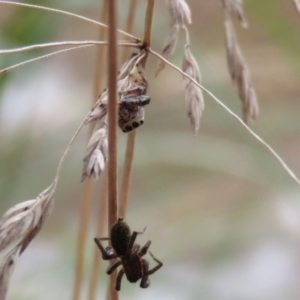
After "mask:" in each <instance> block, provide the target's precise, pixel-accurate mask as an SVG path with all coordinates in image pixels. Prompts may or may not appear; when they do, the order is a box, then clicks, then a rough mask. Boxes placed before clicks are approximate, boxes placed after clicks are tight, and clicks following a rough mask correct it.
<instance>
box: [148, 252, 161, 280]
mask: <svg viewBox="0 0 300 300" xmlns="http://www.w3.org/2000/svg"><path fill="white" fill-rule="evenodd" d="M149 253H150V255H151V257H152V258H153V260H154V261H156V262H157V264H158V265H157V266H156V267H154V268H153V269H151V270H148V269H147V275H151V274H153V273H155V272H156V271H157V270H158V269H160V268H161V267H162V266H163V263H162V262H161V261H159V260H158V259H157V258H155V257H154V255H153V254H152V253H151V252H150V251H149Z"/></svg>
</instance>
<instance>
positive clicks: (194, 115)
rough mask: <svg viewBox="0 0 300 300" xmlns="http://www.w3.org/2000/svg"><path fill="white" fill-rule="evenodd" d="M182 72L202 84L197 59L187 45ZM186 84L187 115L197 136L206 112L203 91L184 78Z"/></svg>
mask: <svg viewBox="0 0 300 300" xmlns="http://www.w3.org/2000/svg"><path fill="white" fill-rule="evenodd" d="M182 71H183V72H185V73H186V74H187V75H189V76H191V77H192V78H194V79H195V80H196V81H197V82H198V83H201V74H200V70H199V67H198V64H197V62H196V59H195V58H194V56H193V55H192V53H191V51H190V46H189V45H186V46H185V48H184V59H183V63H182ZM184 83H185V89H184V92H185V102H186V106H187V113H188V117H189V119H190V122H191V124H192V126H193V128H194V132H195V134H196V133H197V132H198V130H199V127H200V119H201V116H202V112H203V110H204V99H203V94H202V90H201V89H200V88H199V87H197V86H196V85H195V84H194V83H193V82H192V81H191V80H190V79H188V78H186V77H184Z"/></svg>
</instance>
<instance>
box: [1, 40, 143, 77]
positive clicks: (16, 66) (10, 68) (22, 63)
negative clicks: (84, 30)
mask: <svg viewBox="0 0 300 300" xmlns="http://www.w3.org/2000/svg"><path fill="white" fill-rule="evenodd" d="M101 43H102V42H101ZM95 45H97V44H95V43H93V44H90V43H88V44H84V45H82V46H77V47H72V48H68V49H63V50H59V51H55V52H52V53H49V54H46V55H42V56H38V57H35V58H32V59H29V60H25V61H23V62H21V63H18V64H15V65H12V66H10V67H7V68H4V69H2V70H0V75H3V74H5V73H7V72H9V71H11V70H13V69H16V68H18V67H22V66H24V65H27V64H29V63H32V62H35V61H38V60H41V59H44V58H49V57H52V56H55V55H58V54H62V53H65V52H69V51H72V50H77V49H81V48H87V47H91V46H95ZM100 45H107V43H106V42H105V43H103V44H100ZM118 46H128V47H138V46H139V45H138V44H136V43H120V44H118Z"/></svg>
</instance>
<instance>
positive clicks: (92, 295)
mask: <svg viewBox="0 0 300 300" xmlns="http://www.w3.org/2000/svg"><path fill="white" fill-rule="evenodd" d="M107 5H108V0H105V1H104V2H103V5H102V9H101V16H100V19H101V20H104V21H106V19H107ZM105 36H106V30H105V28H103V27H102V28H101V29H100V31H99V40H102V39H104V38H105ZM104 61H105V48H103V47H101V48H98V52H97V62H96V73H95V80H94V101H95V102H96V101H97V98H98V95H99V93H100V89H101V85H102V83H103V65H104ZM91 129H92V127H91ZM90 133H91V134H92V130H91V132H90ZM96 218H97V231H96V236H102V235H103V234H104V227H105V224H106V222H107V220H106V219H107V172H104V174H103V182H102V189H101V194H100V199H99V213H98V215H97V217H96ZM101 262H102V260H101V259H100V253H99V249H98V248H97V247H94V258H93V264H92V271H91V277H90V283H89V290H88V299H89V300H95V299H96V295H97V284H98V278H99V271H100V267H101Z"/></svg>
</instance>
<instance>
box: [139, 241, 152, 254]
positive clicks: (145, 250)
mask: <svg viewBox="0 0 300 300" xmlns="http://www.w3.org/2000/svg"><path fill="white" fill-rule="evenodd" d="M150 245H151V241H148V242H147V243H146V244H145V245H144V246H143V247H142V249H141V251H140V254H141V256H144V255H145V254H146V253H147V251H148V249H149V247H150Z"/></svg>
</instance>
